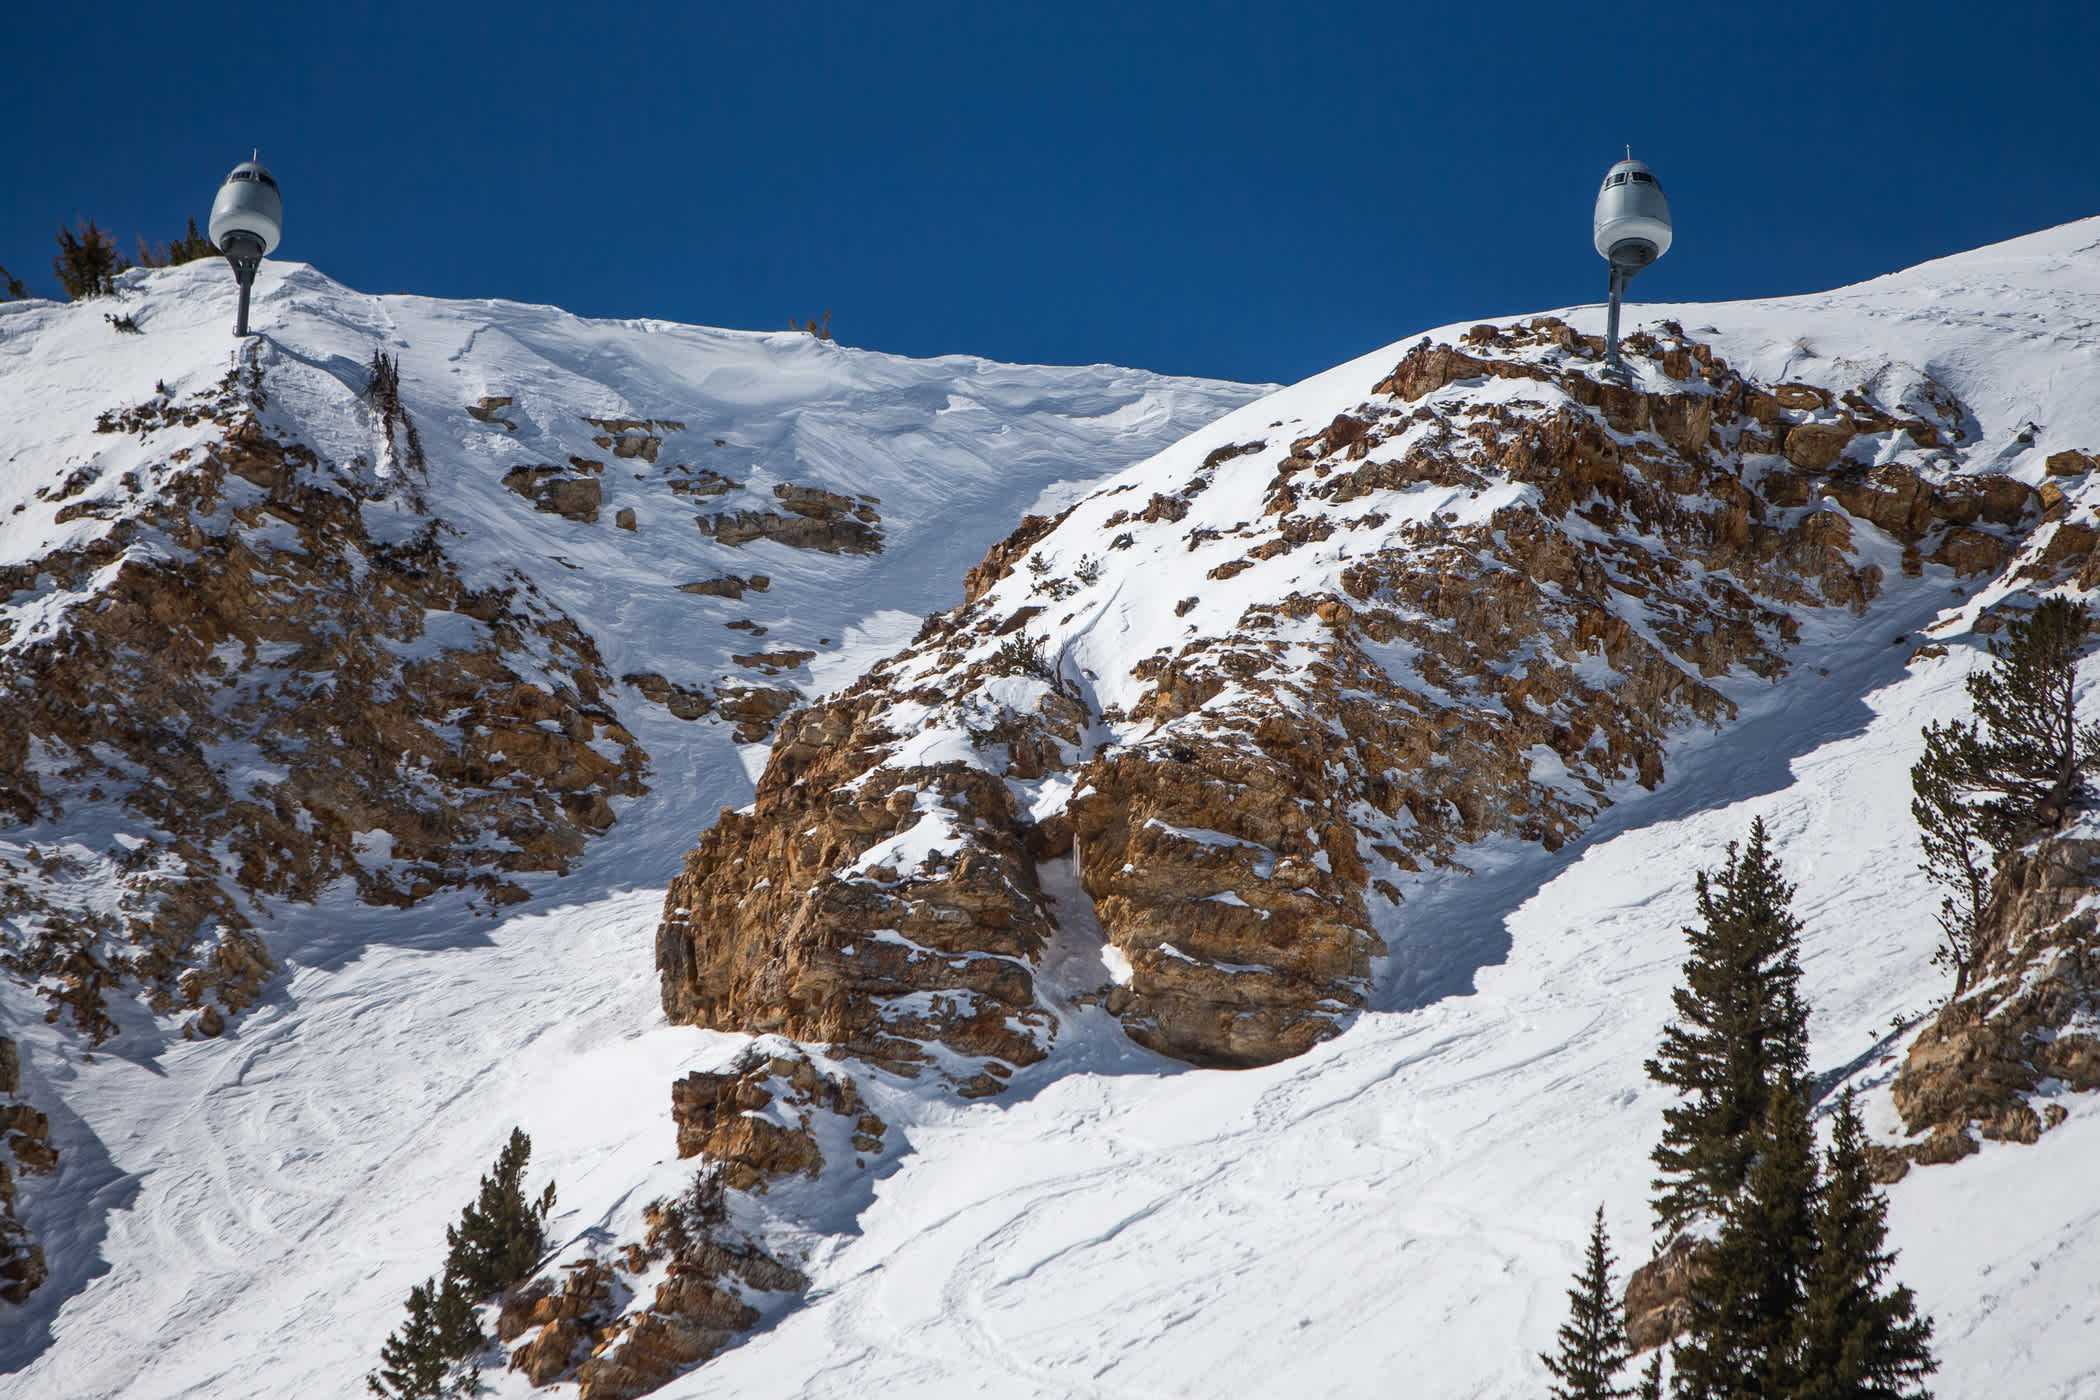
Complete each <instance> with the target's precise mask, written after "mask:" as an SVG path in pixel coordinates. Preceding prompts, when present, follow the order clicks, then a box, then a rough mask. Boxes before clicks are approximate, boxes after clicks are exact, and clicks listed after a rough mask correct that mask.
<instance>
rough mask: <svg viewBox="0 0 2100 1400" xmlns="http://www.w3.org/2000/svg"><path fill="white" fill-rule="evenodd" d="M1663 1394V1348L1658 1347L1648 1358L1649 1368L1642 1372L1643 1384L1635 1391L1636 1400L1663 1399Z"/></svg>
mask: <svg viewBox="0 0 2100 1400" xmlns="http://www.w3.org/2000/svg"><path fill="white" fill-rule="evenodd" d="M1662 1395H1663V1354H1662V1348H1661V1347H1657V1348H1656V1349H1655V1354H1654V1355H1653V1356H1651V1357H1649V1358H1648V1369H1647V1370H1645V1371H1643V1372H1641V1385H1640V1389H1638V1390H1636V1391H1635V1392H1634V1400H1662Z"/></svg>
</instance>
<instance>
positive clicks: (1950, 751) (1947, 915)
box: [1910, 596, 2100, 996]
mask: <svg viewBox="0 0 2100 1400" xmlns="http://www.w3.org/2000/svg"><path fill="white" fill-rule="evenodd" d="M2090 626H2091V619H2090V618H2089V617H2088V616H2087V614H2086V610H2085V606H2084V605H2083V604H2082V603H2076V602H2073V601H2072V600H2070V599H2068V598H2065V597H2062V596H2054V597H2049V598H2044V599H2043V600H2042V601H2041V603H2040V605H2039V606H2037V607H2036V608H2035V610H2034V612H2033V613H2032V614H2030V615H2029V616H2028V617H2025V618H2022V619H2019V620H2017V621H2015V622H2013V623H2011V624H2010V625H2009V626H2008V627H2007V628H2006V635H2005V638H2004V640H2002V641H1993V642H1992V643H1991V665H1990V666H1989V667H1988V668H1987V669H1985V670H1982V671H1979V672H1977V673H1976V674H1974V675H1972V676H1970V677H1969V679H1968V681H1967V682H1966V685H1967V688H1968V692H1969V700H1970V703H1971V704H1972V705H1973V706H1974V708H1975V711H1976V718H1975V719H1973V720H1965V721H1955V722H1951V723H1947V724H1929V725H1927V726H1926V727H1925V731H1924V739H1925V752H1924V754H1923V755H1922V756H1920V758H1919V759H1918V761H1917V763H1916V764H1915V765H1913V766H1912V768H1911V770H1910V781H1911V789H1912V792H1913V793H1914V794H1915V797H1914V800H1913V801H1912V802H1911V808H1910V810H1911V816H1912V817H1913V818H1914V819H1915V820H1916V821H1917V823H1918V839H1919V842H1920V844H1921V845H1922V846H1923V847H1924V852H1925V860H1924V862H1923V864H1922V865H1921V866H1920V867H1919V868H1920V869H1921V870H1923V871H1924V872H1925V874H1926V876H1927V877H1928V878H1930V879H1931V880H1932V881H1934V882H1935V883H1936V884H1940V885H1943V886H1945V887H1946V888H1947V889H1948V890H1950V891H1951V893H1950V894H1949V895H1948V897H1947V898H1946V899H1945V900H1943V901H1942V902H1941V905H1940V919H1939V921H1940V928H1941V932H1942V934H1943V935H1944V936H1943V939H1942V942H1941V944H1940V947H1939V950H1938V951H1937V952H1936V953H1935V954H1934V961H1935V962H1940V963H1944V964H1947V965H1948V966H1950V967H1952V968H1953V970H1954V994H1955V995H1956V996H1961V995H1964V994H1965V993H1966V992H1967V991H1968V987H1969V978H1970V976H1971V974H1972V973H1973V971H1974V965H1975V954H1976V951H1977V950H1976V947H1975V937H1976V927H1977V924H1978V923H1979V922H1980V921H1981V919H1982V917H1983V911H1984V906H1985V905H1986V904H1987V903H1988V901H1989V896H1990V879H1991V874H1992V872H1993V870H1994V869H1995V868H1996V863H1997V856H1998V853H1999V852H2001V851H2004V850H2007V849H2009V848H2011V847H2013V846H2016V845H2019V844H2021V843H2022V842H2025V841H2028V840H2031V839H2032V838H2033V837H2034V836H2036V835H2039V834H2042V833H2045V832H2049V831H2054V830H2056V829H2057V828H2058V827H2059V826H2061V825H2062V824H2063V820H2064V818H2065V816H2066V814H2067V813H2068V812H2069V810H2070V808H2071V807H2072V805H2073V804H2074V803H2076V802H2077V801H2078V800H2079V798H2080V797H2081V796H2083V794H2084V789H2085V777H2086V774H2087V773H2088V772H2089V771H2090V770H2091V769H2092V767H2093V765H2094V763H2095V762H2096V760H2100V729H2096V728H2095V726H2092V725H2080V724H2079V723H2078V714H2077V682H2078V654H2079V652H2080V650H2081V649H2082V647H2083V644H2084V640H2085V636H2086V633H2087V631H2088V630H2089V629H2090Z"/></svg>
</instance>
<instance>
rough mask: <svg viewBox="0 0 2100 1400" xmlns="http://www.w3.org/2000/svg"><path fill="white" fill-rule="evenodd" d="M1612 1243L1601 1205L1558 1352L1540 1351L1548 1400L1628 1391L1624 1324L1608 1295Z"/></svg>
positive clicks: (1614, 1396) (1618, 1398) (1620, 1397)
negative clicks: (1622, 1376)
mask: <svg viewBox="0 0 2100 1400" xmlns="http://www.w3.org/2000/svg"><path fill="white" fill-rule="evenodd" d="M1611 1264H1612V1259H1611V1245H1610V1242H1609V1241H1608V1240H1607V1239H1606V1238H1605V1234H1604V1207H1603V1206H1601V1205H1600V1206H1598V1207H1597V1221H1596V1223H1595V1224H1594V1225H1592V1226H1591V1227H1590V1247H1589V1253H1588V1255H1587V1256H1586V1257H1585V1258H1584V1261H1583V1266H1582V1272H1581V1273H1579V1274H1577V1275H1576V1276H1575V1286H1574V1287H1573V1288H1571V1289H1569V1290H1568V1320H1567V1321H1566V1322H1564V1323H1562V1324H1561V1326H1560V1353H1559V1354H1558V1355H1557V1356H1548V1355H1547V1354H1546V1353H1544V1352H1540V1353H1539V1360H1541V1361H1543V1362H1545V1363H1546V1369H1547V1370H1548V1371H1550V1372H1551V1373H1552V1374H1553V1379H1554V1385H1553V1387H1552V1389H1551V1390H1549V1391H1548V1392H1547V1393H1548V1394H1549V1395H1551V1396H1552V1400H1626V1397H1628V1396H1630V1395H1632V1394H1633V1392H1632V1391H1630V1390H1626V1389H1624V1388H1623V1387H1621V1386H1620V1385H1619V1384H1618V1378H1619V1372H1620V1371H1621V1370H1623V1369H1624V1368H1625V1366H1626V1358H1627V1357H1628V1356H1629V1355H1630V1354H1631V1353H1630V1352H1629V1350H1628V1348H1627V1345H1626V1324H1625V1321H1624V1319H1623V1318H1621V1316H1620V1314H1619V1303H1618V1299H1617V1298H1616V1297H1614V1296H1613V1294H1612V1286H1611Z"/></svg>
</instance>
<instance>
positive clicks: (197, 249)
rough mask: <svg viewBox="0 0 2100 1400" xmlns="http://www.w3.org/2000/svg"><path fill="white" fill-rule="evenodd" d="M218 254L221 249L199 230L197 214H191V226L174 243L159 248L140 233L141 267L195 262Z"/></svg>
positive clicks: (171, 265) (169, 265)
mask: <svg viewBox="0 0 2100 1400" xmlns="http://www.w3.org/2000/svg"><path fill="white" fill-rule="evenodd" d="M218 255H219V250H218V248H216V247H215V246H213V244H212V241H211V240H210V239H209V238H206V237H205V236H204V235H203V234H201V233H199V232H197V219H196V216H195V215H191V216H190V221H189V228H188V230H187V231H186V232H185V233H184V234H183V235H182V237H180V238H178V239H176V240H175V241H174V242H172V243H163V244H161V245H160V247H159V248H155V247H153V246H152V245H151V244H149V243H147V242H146V236H145V235H144V234H140V235H139V266H140V267H175V266H178V265H180V264H182V263H186V262H195V261H196V260H197V259H199V258H215V257H217V256H218Z"/></svg>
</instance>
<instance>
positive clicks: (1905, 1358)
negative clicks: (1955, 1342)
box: [1795, 1089, 1938, 1400]
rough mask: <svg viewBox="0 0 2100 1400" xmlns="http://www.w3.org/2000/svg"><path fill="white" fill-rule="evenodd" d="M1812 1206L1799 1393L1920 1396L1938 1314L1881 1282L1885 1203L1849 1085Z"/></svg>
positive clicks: (1822, 1399)
mask: <svg viewBox="0 0 2100 1400" xmlns="http://www.w3.org/2000/svg"><path fill="white" fill-rule="evenodd" d="M1823 1167H1824V1172H1823V1184H1822V1187H1821V1189H1820V1190H1819V1191H1818V1192H1817V1197H1816V1206H1815V1212H1814V1220H1813V1224H1814V1230H1815V1253H1814V1255H1813V1257H1812V1258H1811V1260H1810V1263H1809V1266H1808V1271H1807V1275H1806V1278H1805V1280H1804V1284H1803V1294H1804V1300H1803V1303H1802V1308H1801V1313H1800V1321H1799V1328H1798V1331H1799V1334H1800V1335H1799V1345H1800V1357H1801V1361H1800V1367H1801V1371H1800V1376H1801V1379H1800V1386H1799V1388H1798V1390H1797V1391H1796V1392H1795V1400H1914V1397H1922V1396H1924V1395H1925V1393H1926V1392H1925V1391H1924V1389H1923V1382H1924V1379H1925V1377H1926V1376H1928V1375H1930V1374H1932V1372H1933V1371H1934V1370H1936V1369H1938V1363H1937V1362H1935V1361H1934V1360H1933V1358H1932V1349H1931V1343H1932V1320H1931V1319H1930V1318H1922V1317H1919V1316H1918V1315H1917V1307H1916V1303H1915V1301H1914V1299H1913V1298H1912V1295H1911V1291H1910V1290H1909V1289H1908V1288H1905V1287H1903V1286H1901V1285H1900V1284H1899V1285H1897V1286H1896V1287H1894V1288H1884V1287H1883V1286H1882V1284H1883V1281H1884V1279H1885V1278H1886V1277H1887V1275H1888V1268H1889V1265H1890V1264H1891V1263H1893V1262H1894V1260H1895V1256H1894V1255H1893V1254H1891V1253H1889V1252H1888V1251H1887V1250H1886V1249H1885V1248H1884V1247H1883V1246H1884V1243H1885V1241H1886V1239H1887V1234H1888V1202H1887V1201H1886V1200H1885V1199H1884V1198H1883V1197H1882V1195H1881V1193H1880V1192H1879V1191H1878V1190H1876V1189H1875V1187H1874V1181H1873V1178H1872V1177H1871V1176H1870V1175H1868V1171H1867V1157H1866V1131H1865V1129H1863V1128H1862V1127H1861V1126H1860V1121H1859V1113H1858V1111H1857V1109H1856V1108H1855V1107H1854V1105H1853V1099H1852V1092H1851V1090H1849V1089H1848V1090H1846V1091H1845V1097H1844V1099H1843V1100H1842V1101H1841V1102H1840V1103H1839V1104H1838V1112H1837V1121H1836V1124H1835V1125H1834V1127H1833V1129H1832V1133H1831V1142H1830V1149H1829V1151H1828V1152H1827V1153H1825V1154H1824V1158H1823Z"/></svg>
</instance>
